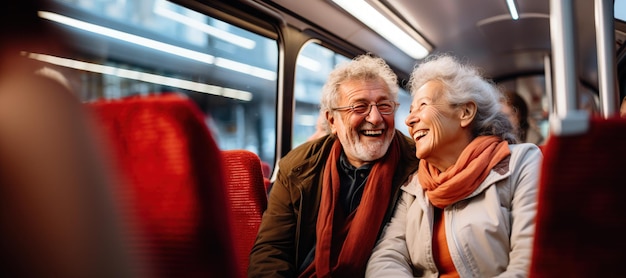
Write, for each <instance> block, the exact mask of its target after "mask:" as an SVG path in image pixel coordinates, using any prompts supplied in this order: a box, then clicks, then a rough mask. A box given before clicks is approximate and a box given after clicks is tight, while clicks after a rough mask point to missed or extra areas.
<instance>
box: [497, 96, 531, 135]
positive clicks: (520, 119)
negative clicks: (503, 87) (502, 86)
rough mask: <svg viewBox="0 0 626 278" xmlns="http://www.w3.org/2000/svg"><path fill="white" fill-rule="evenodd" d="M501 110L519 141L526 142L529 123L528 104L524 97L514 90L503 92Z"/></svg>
mask: <svg viewBox="0 0 626 278" xmlns="http://www.w3.org/2000/svg"><path fill="white" fill-rule="evenodd" d="M504 97H505V98H504V99H503V100H502V112H503V113H504V114H505V115H506V116H507V117H508V118H509V120H510V121H511V123H512V124H513V127H514V128H515V134H516V135H517V138H518V139H519V141H520V142H526V138H527V134H528V129H529V128H530V123H529V122H528V105H527V104H526V101H525V100H524V98H522V97H521V96H520V95H519V94H517V93H516V92H514V91H506V92H504Z"/></svg>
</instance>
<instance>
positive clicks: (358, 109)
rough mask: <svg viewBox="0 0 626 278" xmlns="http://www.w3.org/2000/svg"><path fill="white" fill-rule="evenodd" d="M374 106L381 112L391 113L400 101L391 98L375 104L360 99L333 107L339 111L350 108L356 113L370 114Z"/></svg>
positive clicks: (384, 113)
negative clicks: (346, 104)
mask: <svg viewBox="0 0 626 278" xmlns="http://www.w3.org/2000/svg"><path fill="white" fill-rule="evenodd" d="M372 106H376V108H377V109H378V112H379V113H380V114H383V115H389V114H392V113H393V112H395V111H396V107H397V106H398V103H396V102H393V101H390V100H385V101H381V102H378V103H374V104H370V103H367V102H364V101H360V102H355V103H353V104H351V105H348V106H341V107H335V108H331V109H332V110H338V111H345V110H350V111H352V112H354V113H356V114H359V115H362V116H366V115H369V113H370V112H371V111H372Z"/></svg>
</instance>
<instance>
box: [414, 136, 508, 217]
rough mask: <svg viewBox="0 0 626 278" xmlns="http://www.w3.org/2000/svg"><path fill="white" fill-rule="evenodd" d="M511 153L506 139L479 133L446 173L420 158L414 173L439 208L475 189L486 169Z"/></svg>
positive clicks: (485, 176) (482, 179) (487, 170)
mask: <svg viewBox="0 0 626 278" xmlns="http://www.w3.org/2000/svg"><path fill="white" fill-rule="evenodd" d="M510 154H511V151H510V150H509V144H508V143H507V142H506V141H503V140H502V139H500V138H498V137H496V136H479V137H476V138H475V139H474V140H473V141H472V142H470V144H469V145H467V147H465V149H464V150H463V152H461V155H460V156H459V158H458V159H457V161H456V163H455V164H454V165H453V166H452V167H450V168H448V169H447V170H446V171H445V172H443V173H442V172H440V171H439V170H438V169H437V168H435V167H434V166H432V165H430V164H429V163H428V162H427V161H426V160H425V159H422V160H421V161H420V166H419V171H417V176H418V178H419V181H420V183H421V184H422V188H424V190H426V195H428V199H429V200H430V202H431V203H432V204H433V205H434V206H436V207H438V208H445V207H446V206H448V205H450V204H453V203H456V202H458V201H460V200H462V199H463V198H465V197H467V196H468V195H469V194H471V193H472V192H474V190H476V188H478V186H479V185H480V184H481V183H482V182H483V181H484V180H485V178H487V175H488V174H489V171H491V169H492V168H493V167H494V166H495V165H496V164H498V162H500V161H502V159H504V158H506V157H507V156H508V155H510Z"/></svg>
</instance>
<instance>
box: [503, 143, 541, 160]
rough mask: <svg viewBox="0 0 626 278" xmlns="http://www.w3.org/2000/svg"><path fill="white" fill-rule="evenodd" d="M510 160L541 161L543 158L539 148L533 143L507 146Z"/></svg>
mask: <svg viewBox="0 0 626 278" xmlns="http://www.w3.org/2000/svg"><path fill="white" fill-rule="evenodd" d="M509 150H510V151H511V160H513V161H518V160H539V161H540V160H541V158H542V157H543V155H542V153H541V149H539V146H537V145H535V144H533V143H520V144H509Z"/></svg>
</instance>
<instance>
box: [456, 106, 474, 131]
mask: <svg viewBox="0 0 626 278" xmlns="http://www.w3.org/2000/svg"><path fill="white" fill-rule="evenodd" d="M459 108H460V110H461V112H460V113H461V127H467V126H469V125H470V123H472V121H473V120H474V117H476V110H477V107H476V103H474V102H468V103H465V104H463V105H461V106H460V107H459Z"/></svg>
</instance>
